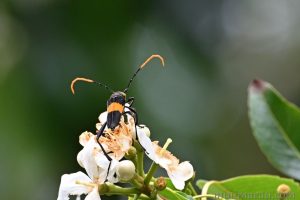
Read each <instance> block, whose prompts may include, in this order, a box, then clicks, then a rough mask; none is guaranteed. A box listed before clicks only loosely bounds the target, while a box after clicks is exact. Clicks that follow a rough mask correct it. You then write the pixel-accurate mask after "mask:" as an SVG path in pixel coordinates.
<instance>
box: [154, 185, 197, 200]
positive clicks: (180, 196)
mask: <svg viewBox="0 0 300 200" xmlns="http://www.w3.org/2000/svg"><path fill="white" fill-rule="evenodd" d="M158 194H159V195H160V196H161V197H163V198H165V199H172V200H193V197H192V196H190V195H187V194H185V193H183V192H181V191H177V190H173V189H171V188H169V187H167V188H166V189H164V190H162V191H160V192H159V193H158Z"/></svg>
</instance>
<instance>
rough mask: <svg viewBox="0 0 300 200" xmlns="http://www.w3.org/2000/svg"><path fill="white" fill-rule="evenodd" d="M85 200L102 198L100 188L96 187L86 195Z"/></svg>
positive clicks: (99, 199)
mask: <svg viewBox="0 0 300 200" xmlns="http://www.w3.org/2000/svg"><path fill="white" fill-rule="evenodd" d="M84 200H101V198H100V195H99V192H98V188H97V187H95V188H94V189H93V190H92V191H91V192H90V193H89V194H88V195H87V196H86V197H85V199H84Z"/></svg>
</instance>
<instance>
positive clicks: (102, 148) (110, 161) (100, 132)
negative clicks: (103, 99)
mask: <svg viewBox="0 0 300 200" xmlns="http://www.w3.org/2000/svg"><path fill="white" fill-rule="evenodd" d="M106 124H107V122H105V123H104V124H103V125H102V127H101V129H100V130H99V131H97V132H96V133H97V137H96V140H97V143H98V144H99V146H100V148H101V150H102V152H103V153H104V155H105V157H106V158H107V160H108V161H109V165H108V169H107V174H106V178H105V179H106V180H107V177H108V174H109V170H110V166H111V163H112V158H111V157H110V156H109V155H108V153H107V152H106V151H105V149H104V147H103V146H102V144H101V143H100V142H99V138H100V137H101V136H102V135H103V133H104V129H105V127H106Z"/></svg>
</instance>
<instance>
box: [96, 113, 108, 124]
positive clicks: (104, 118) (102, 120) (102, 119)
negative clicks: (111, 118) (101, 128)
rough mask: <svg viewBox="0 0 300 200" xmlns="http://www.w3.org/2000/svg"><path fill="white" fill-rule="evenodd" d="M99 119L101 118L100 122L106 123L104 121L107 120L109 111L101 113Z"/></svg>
mask: <svg viewBox="0 0 300 200" xmlns="http://www.w3.org/2000/svg"><path fill="white" fill-rule="evenodd" d="M98 119H99V122H100V123H101V124H104V123H105V122H106V120H107V111H105V112H103V113H101V114H100V115H99V117H98Z"/></svg>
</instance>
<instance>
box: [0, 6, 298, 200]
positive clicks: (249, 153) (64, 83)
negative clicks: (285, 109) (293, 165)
mask: <svg viewBox="0 0 300 200" xmlns="http://www.w3.org/2000/svg"><path fill="white" fill-rule="evenodd" d="M299 8H300V2H298V1H281V0H269V1H265V0H254V1H246V0H243V1H233V0H227V1H209V0H203V1H197V0H191V1H171V0H165V1H96V0H95V1H66V0H64V1H58V0H40V1H34V0H10V1H9V0H3V1H1V2H0V131H1V133H0V156H1V163H0V179H1V181H0V199H31V200H39V199H44V200H48V199H49V200H53V199H56V198H57V192H58V187H59V183H60V177H61V175H62V174H64V173H73V172H76V171H78V170H82V169H81V168H80V167H79V165H78V164H77V161H76V155H77V153H78V151H79V150H80V149H81V146H80V145H79V143H78V136H79V135H80V133H81V132H83V131H85V130H90V131H94V130H95V124H96V122H97V118H98V115H99V113H101V112H103V111H104V110H105V109H106V100H107V99H108V97H109V95H110V94H109V93H108V92H107V91H105V90H104V89H103V88H99V87H95V86H94V85H91V84H85V83H81V84H78V85H77V94H76V95H75V96H73V95H72V94H71V92H70V89H69V85H70V82H71V80H72V79H73V78H75V77H77V76H84V77H89V78H91V79H95V80H98V81H102V82H104V83H107V84H108V85H110V86H111V87H112V88H113V89H115V90H118V89H124V87H125V86H126V85H127V82H128V80H129V78H130V77H131V76H132V74H133V73H134V71H135V70H136V69H137V67H138V66H139V65H140V64H141V63H142V62H143V61H144V60H145V59H146V58H147V57H148V56H150V55H151V54H156V53H158V54H161V55H162V56H163V57H164V58H165V61H166V67H165V68H162V67H161V65H160V63H159V62H158V60H153V61H152V62H151V63H149V65H148V66H147V67H146V68H144V70H143V71H142V72H141V73H140V74H139V76H138V77H137V78H136V79H135V81H134V83H133V85H132V87H131V90H130V92H129V95H130V96H134V97H135V98H136V102H135V105H134V106H135V108H136V109H137V110H138V112H139V117H140V121H141V123H144V124H146V125H147V126H148V127H149V128H150V130H151V132H152V138H153V139H158V140H160V141H161V142H162V143H163V142H164V141H165V140H166V139H167V138H168V137H171V138H172V139H173V143H172V144H171V146H170V150H171V151H172V152H173V153H174V154H175V155H177V156H178V157H179V158H180V159H182V160H190V161H191V163H192V164H193V165H194V168H195V170H196V173H197V174H196V175H197V178H202V179H225V178H229V177H232V176H238V175H243V174H254V173H269V174H278V171H276V170H275V169H274V168H272V167H271V166H270V164H268V162H267V161H266V159H265V158H264V156H263V155H262V153H261V152H260V150H259V148H258V146H257V144H256V143H255V140H254V138H253V136H252V134H251V130H250V128H249V123H248V117H247V102H246V98H247V87H248V84H249V82H250V81H251V80H252V79H253V78H262V79H265V80H267V81H269V82H271V83H272V84H273V85H274V86H275V87H276V88H278V90H279V91H281V92H282V93H283V94H284V95H285V96H286V97H287V98H288V99H289V100H291V101H292V102H295V103H296V104H298V105H299V104H300V90H299V89H300V79H299V72H300V57H299V50H300V36H299V35H300V12H299Z"/></svg>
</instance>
